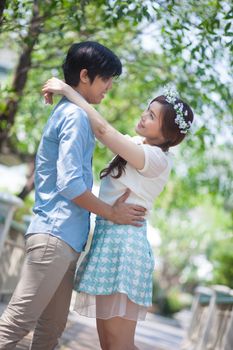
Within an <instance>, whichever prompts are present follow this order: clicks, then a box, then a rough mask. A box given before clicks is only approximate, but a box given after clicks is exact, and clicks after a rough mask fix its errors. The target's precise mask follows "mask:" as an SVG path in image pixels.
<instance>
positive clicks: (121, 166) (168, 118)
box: [100, 95, 193, 179]
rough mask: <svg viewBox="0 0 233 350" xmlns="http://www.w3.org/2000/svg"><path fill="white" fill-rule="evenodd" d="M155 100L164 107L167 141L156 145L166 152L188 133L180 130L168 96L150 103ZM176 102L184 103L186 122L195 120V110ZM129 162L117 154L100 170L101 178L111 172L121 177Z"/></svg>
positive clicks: (162, 128) (163, 133) (164, 128)
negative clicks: (167, 98)
mask: <svg viewBox="0 0 233 350" xmlns="http://www.w3.org/2000/svg"><path fill="white" fill-rule="evenodd" d="M154 101H157V102H159V103H160V104H161V105H163V107H162V118H161V121H162V125H161V131H162V135H163V137H164V138H165V140H166V141H165V142H164V143H163V144H160V145H155V146H157V147H160V148H161V149H162V150H163V151H164V152H167V151H168V150H169V147H173V146H176V145H178V144H179V143H181V142H182V141H183V139H184V138H185V135H186V134H183V133H181V132H180V129H179V126H178V125H177V124H176V122H175V118H176V112H175V110H174V108H173V105H172V104H170V103H169V102H167V101H166V97H165V96H163V95H161V96H158V97H156V98H154V99H153V100H152V101H151V102H150V104H151V103H152V102H154ZM176 103H182V104H183V106H184V107H183V112H185V111H187V115H186V116H185V115H184V119H185V121H186V122H191V123H192V121H193V112H192V110H191V108H190V107H189V105H188V104H187V103H185V102H184V101H182V100H180V99H177V100H176ZM126 164H127V161H126V160H125V159H123V158H122V157H121V156H119V155H117V156H116V157H115V158H114V159H113V160H112V161H111V163H110V164H109V166H108V167H107V168H105V169H103V170H102V171H101V172H100V178H101V179H102V178H104V177H105V176H107V175H109V174H111V176H112V177H113V178H114V179H118V178H119V177H121V175H122V173H123V172H124V171H125V166H126Z"/></svg>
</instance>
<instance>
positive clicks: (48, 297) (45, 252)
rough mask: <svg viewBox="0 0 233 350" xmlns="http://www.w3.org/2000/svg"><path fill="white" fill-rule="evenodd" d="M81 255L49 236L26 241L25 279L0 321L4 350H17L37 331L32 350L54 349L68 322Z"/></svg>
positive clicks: (39, 234)
mask: <svg viewBox="0 0 233 350" xmlns="http://www.w3.org/2000/svg"><path fill="white" fill-rule="evenodd" d="M78 258H79V254H78V253H77V252H75V251H74V250H73V249H72V248H71V247H70V246H69V245H68V244H66V243H65V242H63V241H62V240H60V239H59V238H57V237H54V236H52V235H49V234H41V233H37V234H33V235H30V236H29V237H28V238H27V240H26V259H25V262H24V265H23V269H22V276H21V279H20V281H19V283H18V285H17V287H16V290H15V292H14V294H13V296H12V298H11V301H10V303H9V305H8V307H7V308H6V310H5V311H4V313H3V315H2V317H1V318H0V349H1V350H11V349H15V347H16V344H17V343H18V342H19V341H20V340H21V339H22V338H23V337H24V336H25V335H26V334H27V333H28V332H29V331H30V330H31V329H33V328H35V330H34V336H33V339H32V344H31V347H30V349H31V350H51V349H54V348H55V347H56V345H57V344H58V338H59V337H60V336H61V334H62V332H63V330H64V328H65V325H66V321H67V316H68V312H69V305H70V299H71V293H72V287H73V279H74V273H75V268H76V263H77V260H78Z"/></svg>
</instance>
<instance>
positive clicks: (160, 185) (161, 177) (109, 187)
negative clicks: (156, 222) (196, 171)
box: [99, 136, 172, 214]
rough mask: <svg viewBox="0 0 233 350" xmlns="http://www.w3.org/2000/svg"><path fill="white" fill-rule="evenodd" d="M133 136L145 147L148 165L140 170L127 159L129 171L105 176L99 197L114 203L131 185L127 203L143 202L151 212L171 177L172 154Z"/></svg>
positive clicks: (127, 169) (136, 141)
mask: <svg viewBox="0 0 233 350" xmlns="http://www.w3.org/2000/svg"><path fill="white" fill-rule="evenodd" d="M128 137H129V136H128ZM131 140H132V141H133V142H135V143H137V144H140V145H141V146H142V147H143V150H144V152H145V166H144V168H143V169H142V170H137V169H135V168H133V167H132V166H131V165H130V164H129V163H127V164H126V167H125V172H123V173H122V175H121V177H120V178H118V179H114V178H113V177H112V176H111V174H110V175H108V176H107V177H104V178H103V179H102V181H101V185H100V193H99V198H100V199H102V200H103V201H104V202H106V203H108V204H110V205H112V204H113V203H114V202H115V201H116V200H117V199H118V198H119V197H120V196H121V195H122V194H123V193H124V192H125V190H126V189H127V188H129V189H130V190H131V193H130V196H129V197H128V198H127V200H126V203H133V204H138V205H141V206H143V207H144V208H146V209H147V211H148V214H149V212H150V210H151V209H152V207H153V202H154V200H155V199H156V197H158V195H159V194H160V193H161V192H162V191H163V189H164V186H165V185H166V183H167V181H168V177H169V174H170V172H171V168H172V157H171V154H170V153H169V152H163V151H162V150H161V148H159V147H157V146H151V145H148V144H143V139H142V138H141V137H140V136H135V137H132V138H131Z"/></svg>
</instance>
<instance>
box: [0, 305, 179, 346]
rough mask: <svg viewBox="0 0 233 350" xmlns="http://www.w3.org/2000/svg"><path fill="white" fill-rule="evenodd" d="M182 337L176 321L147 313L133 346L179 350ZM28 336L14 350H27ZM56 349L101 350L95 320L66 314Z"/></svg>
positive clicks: (1, 307) (139, 325)
mask: <svg viewBox="0 0 233 350" xmlns="http://www.w3.org/2000/svg"><path fill="white" fill-rule="evenodd" d="M4 308H5V304H0V313H1V312H2V311H3V309H4ZM71 308H72V306H71ZM184 333H185V331H184V329H183V328H181V327H180V326H179V324H178V322H177V321H174V320H171V319H167V318H164V317H160V316H156V315H153V314H150V313H149V314H148V315H147V319H146V321H143V322H139V323H138V326H137V330H136V337H135V339H136V345H137V346H138V348H139V349H140V350H179V348H180V343H181V341H182V339H183V337H184ZM31 336H32V333H29V335H28V336H26V337H25V338H24V339H23V340H22V341H21V342H20V343H19V344H18V345H17V347H16V350H28V349H29V344H30V339H31ZM56 349H57V350H101V348H100V345H99V341H98V335H97V331H96V326H95V319H90V318H87V317H82V316H80V315H78V314H77V313H76V312H73V311H70V313H69V318H68V322H67V325H66V329H65V331H64V333H63V335H62V337H61V339H60V344H59V346H58V347H57V348H56ZM43 350H45V349H43Z"/></svg>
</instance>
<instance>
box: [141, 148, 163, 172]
mask: <svg viewBox="0 0 233 350" xmlns="http://www.w3.org/2000/svg"><path fill="white" fill-rule="evenodd" d="M142 147H143V150H144V152H145V165H144V168H143V169H141V170H138V172H139V173H140V174H142V175H144V176H146V177H156V176H159V175H160V174H162V173H163V172H164V170H165V169H166V168H167V167H168V166H169V160H168V157H167V155H166V154H165V153H164V152H163V151H162V150H161V148H159V147H156V146H150V145H145V144H144V145H142Z"/></svg>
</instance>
